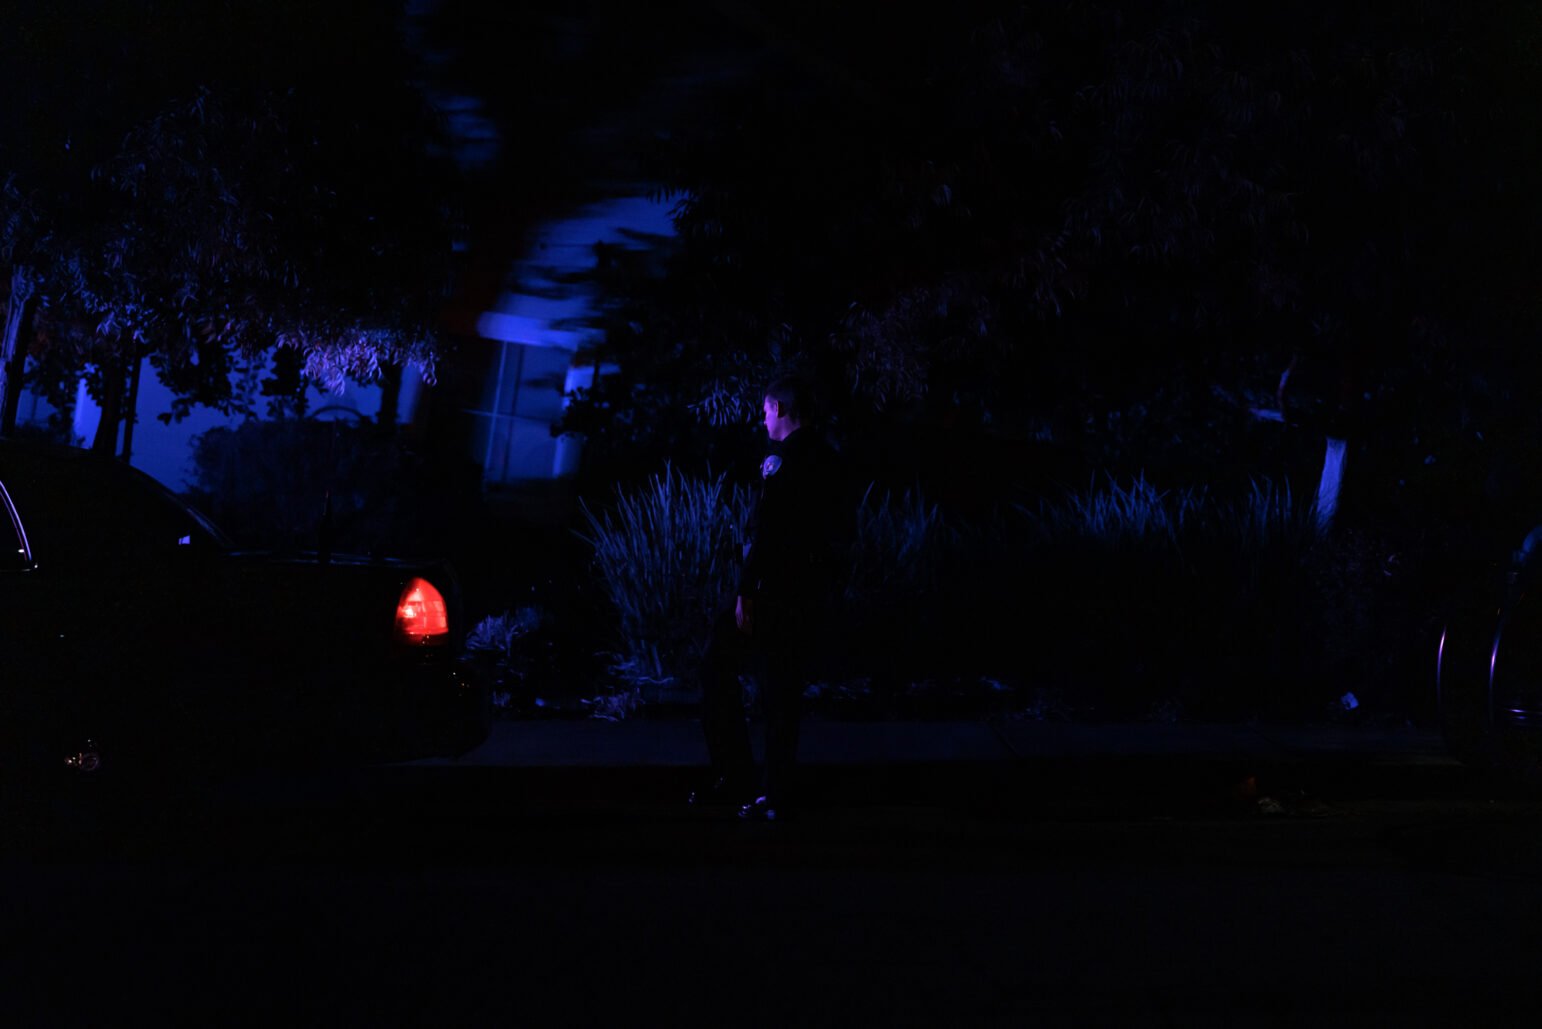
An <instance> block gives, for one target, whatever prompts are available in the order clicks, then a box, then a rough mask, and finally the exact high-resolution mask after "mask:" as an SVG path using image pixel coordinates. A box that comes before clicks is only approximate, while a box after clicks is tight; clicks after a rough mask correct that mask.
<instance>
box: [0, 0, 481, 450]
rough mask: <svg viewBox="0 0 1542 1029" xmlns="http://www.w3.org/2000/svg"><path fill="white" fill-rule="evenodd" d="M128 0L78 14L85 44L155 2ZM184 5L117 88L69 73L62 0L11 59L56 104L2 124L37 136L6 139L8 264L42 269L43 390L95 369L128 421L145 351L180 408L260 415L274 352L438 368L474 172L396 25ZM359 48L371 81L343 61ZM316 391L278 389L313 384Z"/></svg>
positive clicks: (302, 360) (341, 370)
mask: <svg viewBox="0 0 1542 1029" xmlns="http://www.w3.org/2000/svg"><path fill="white" fill-rule="evenodd" d="M107 6H108V8H109V11H108V12H107V13H108V15H109V16H107V17H104V18H103V19H101V21H100V22H96V21H93V20H91V19H87V20H86V21H85V22H78V21H72V22H71V27H70V28H69V29H68V33H69V34H70V36H71V46H70V47H69V48H68V49H69V50H70V52H73V53H79V52H82V51H90V50H92V49H93V48H95V47H97V46H98V45H99V44H102V45H105V44H103V40H102V39H98V38H97V37H96V35H94V33H102V34H103V35H104V36H105V35H107V34H109V33H112V32H115V31H116V32H121V31H123V30H124V26H123V25H121V24H119V21H120V19H119V18H118V17H116V16H117V15H123V14H124V13H125V9H126V7H129V6H133V5H117V6H114V5H107ZM175 6H187V8H188V9H186V10H183V11H180V14H181V15H185V18H184V19H183V20H181V21H178V19H177V17H176V16H175V15H174V14H173V13H172V12H158V13H157V15H156V24H157V25H158V26H161V28H160V29H159V30H153V29H150V28H149V27H146V26H138V27H136V28H135V29H133V30H132V31H133V38H135V39H137V40H139V41H140V43H141V46H140V47H139V48H138V49H135V50H133V51H132V52H129V51H127V50H123V51H118V52H110V53H109V54H108V55H106V57H105V58H104V60H105V62H106V69H105V70H108V71H110V72H111V73H112V75H111V76H110V80H111V88H110V89H106V90H104V92H103V93H102V95H101V96H100V97H92V96H90V95H89V93H88V92H86V91H85V86H83V85H81V84H77V83H70V84H69V85H68V86H66V85H64V84H63V83H60V82H59V81H58V80H57V76H58V75H59V72H58V70H57V69H56V68H54V65H55V64H57V63H58V62H57V53H50V52H48V50H47V40H49V39H50V38H52V36H53V34H55V33H60V32H64V31H65V28H64V27H63V26H62V25H61V24H60V22H59V16H58V15H56V14H55V12H52V11H50V10H48V9H47V8H46V5H45V6H40V7H38V8H36V9H29V10H27V11H26V12H25V15H24V17H23V19H22V21H21V22H20V23H19V26H18V27H19V29H20V31H18V32H16V33H11V34H8V35H9V36H10V37H11V38H10V39H9V41H8V46H7V47H6V48H5V51H4V53H3V54H0V63H3V64H4V66H5V74H7V75H8V76H10V77H12V78H15V79H18V80H19V79H25V78H27V77H29V76H30V77H31V81H29V82H27V83H26V85H25V86H24V87H20V88H23V89H25V90H27V91H30V92H32V93H35V95H36V99H37V100H38V101H39V107H38V109H36V110H33V111H29V112H26V113H25V114H22V113H19V112H15V111H12V112H10V117H11V118H13V119H20V120H23V121H26V122H27V123H28V125H29V127H30V128H31V129H32V130H34V131H33V132H32V134H31V135H27V136H25V137H23V136H21V135H10V133H6V134H5V136H4V137H0V138H10V139H19V138H27V139H28V142H29V145H28V146H27V147H25V148H22V147H18V146H14V145H12V146H4V145H3V144H0V160H3V161H4V165H3V168H4V171H5V174H6V176H7V178H8V181H9V183H10V185H9V187H8V188H7V190H6V193H5V207H4V209H3V210H0V215H3V216H4V217H3V219H0V224H4V225H5V226H6V229H5V232H6V236H5V239H4V241H3V246H0V255H3V257H4V259H5V260H6V261H7V262H9V263H10V264H11V265H14V266H17V267H25V268H27V269H29V270H30V272H31V273H32V274H34V275H35V277H36V281H37V290H38V294H39V296H40V298H41V300H42V301H43V305H42V309H41V310H40V312H39V315H38V320H37V331H36V332H35V334H34V335H33V338H32V339H31V340H30V341H29V345H30V348H31V350H32V356H33V357H34V359H35V367H36V373H35V375H36V377H38V378H40V379H41V382H40V384H39V385H40V387H41V388H42V389H43V390H45V391H48V392H60V391H63V390H65V389H67V386H66V385H64V384H65V383H68V382H71V381H73V380H74V379H76V378H78V377H80V376H81V375H85V377H86V381H87V385H88V387H89V388H90V390H91V392H92V395H93V396H94V397H95V398H96V399H97V401H98V402H99V403H101V404H103V406H104V408H106V409H107V411H108V412H109V415H110V417H109V418H107V419H105V424H106V425H107V426H108V427H109V428H112V427H115V425H116V414H117V411H118V410H119V409H120V407H121V406H122V404H123V402H124V399H125V398H124V396H123V393H124V389H125V381H124V380H125V376H126V375H127V374H128V371H129V369H131V368H134V367H137V365H138V362H139V360H140V359H141V358H143V357H146V356H148V357H149V358H150V359H151V363H152V365H153V366H154V368H155V370H156V372H157V374H158V375H159V377H160V378H161V379H162V380H163V381H164V382H165V383H166V385H168V386H169V387H170V388H171V389H172V390H173V392H174V393H176V394H177V396H178V400H177V403H176V406H175V407H174V409H173V410H172V411H171V412H168V413H167V417H168V418H171V417H181V416H183V415H185V414H186V413H187V411H188V410H189V409H190V407H191V406H192V405H193V404H205V405H209V406H212V407H215V408H218V409H220V410H222V411H226V412H236V413H240V412H246V413H250V412H251V409H252V403H253V399H254V396H255V395H256V392H257V388H258V382H259V379H260V378H261V375H262V373H263V370H264V369H265V367H266V366H267V363H268V359H269V355H270V354H271V353H272V351H274V349H275V348H287V349H291V350H293V351H294V352H295V353H296V354H297V355H298V357H299V366H300V368H301V370H302V371H303V373H304V378H305V379H308V380H309V381H312V382H318V383H321V384H324V385H327V386H333V387H335V386H337V385H339V384H340V383H341V382H342V380H343V379H344V378H345V377H356V378H375V377H377V376H378V375H379V374H380V372H381V370H382V368H383V367H384V366H388V365H389V366H402V365H405V364H408V363H412V364H415V365H417V366H419V367H421V368H422V369H424V374H425V375H426V376H427V377H429V378H432V376H433V368H434V362H435V360H436V358H437V355H438V344H437V342H436V340H435V339H434V337H433V335H432V332H431V326H432V322H433V318H434V316H435V314H436V312H437V306H438V303H439V301H440V298H441V296H442V293H443V289H444V286H445V283H446V281H447V276H448V273H449V255H450V249H451V248H450V239H451V232H452V229H453V221H452V209H451V205H450V196H451V192H450V189H451V177H450V175H449V168H448V164H447V162H446V161H445V160H443V158H442V156H436V154H435V152H434V146H435V140H436V137H437V127H436V123H435V120H434V118H433V116H432V115H431V114H430V112H429V109H428V107H427V104H426V102H425V101H424V100H423V98H422V97H421V96H419V95H417V93H416V91H415V89H414V87H412V86H411V85H409V83H408V67H407V65H406V64H405V55H404V52H403V51H402V50H401V44H400V42H399V41H398V40H396V39H394V38H393V35H392V33H393V30H392V29H391V27H390V24H389V20H383V19H381V18H380V17H379V16H378V15H377V16H375V17H373V18H371V17H360V18H358V19H357V20H347V19H344V20H341V21H333V20H331V19H330V18H328V17H324V16H320V15H319V14H318V13H317V12H314V11H310V10H308V9H307V10H306V11H302V10H301V7H302V6H303V5H294V4H278V5H269V6H268V7H266V8H265V9H264V10H263V11H262V13H261V15H260V16H258V15H257V14H256V13H255V12H254V11H253V12H249V11H246V10H244V9H243V8H242V7H241V5H234V6H232V5H212V6H209V5H175ZM354 13H355V14H358V13H360V12H354ZM302 26H303V28H304V29H305V31H303V32H299V33H297V35H296V37H295V38H296V39H301V40H304V41H305V42H304V45H303V46H300V47H298V48H296V47H295V46H293V45H286V46H284V47H279V48H276V49H277V50H278V51H279V52H282V53H291V52H292V51H294V50H296V49H298V50H299V51H300V53H299V54H297V55H295V56H297V57H298V58H299V59H297V60H294V61H292V62H291V60H290V59H288V58H284V59H274V57H273V56H272V53H271V52H262V51H261V47H262V44H263V41H265V40H270V39H274V40H276V39H278V38H282V37H283V35H284V33H286V32H287V31H289V30H291V29H298V28H300V27H302ZM76 33H80V34H82V38H79V39H76V38H74V37H75V34H76ZM345 41H346V43H345ZM215 43H222V44H225V45H227V46H228V49H227V50H226V51H225V52H224V53H223V54H222V57H223V60H222V61H218V62H216V61H213V60H211V59H210V58H209V53H210V48H211V45H213V44H215ZM286 43H287V44H293V43H294V40H292V39H291V40H286ZM106 48H107V49H108V50H109V51H111V47H106ZM337 52H351V53H354V54H355V55H356V57H357V59H359V60H368V61H370V62H371V63H372V65H373V67H372V70H371V73H370V74H368V75H367V76H358V75H352V74H349V73H348V72H347V70H346V69H344V68H343V67H340V66H338V65H337V63H336V61H335V56H334V57H333V59H332V60H325V59H323V58H324V57H327V56H331V55H335V53H337ZM308 58H316V59H317V60H316V61H315V63H310V61H309V60H308ZM69 63H70V64H71V66H73V65H74V64H75V62H74V61H71V62H69ZM103 70H104V69H102V68H93V69H91V72H90V74H88V76H87V80H88V83H89V82H91V81H94V77H95V75H97V74H100V73H101V72H102V71H103ZM93 104H94V105H95V106H92V105H93ZM8 127H9V126H8ZM273 385H274V384H273V383H269V389H268V393H269V394H270V395H271V394H273V393H274V389H273ZM303 385H304V383H303V382H301V381H300V379H299V378H291V379H289V380H287V381H283V382H282V383H279V384H278V388H279V390H281V391H282V392H284V393H285V394H288V395H293V396H297V395H299V393H300V391H301V390H302V389H303Z"/></svg>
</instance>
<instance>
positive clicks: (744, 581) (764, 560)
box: [739, 428, 854, 613]
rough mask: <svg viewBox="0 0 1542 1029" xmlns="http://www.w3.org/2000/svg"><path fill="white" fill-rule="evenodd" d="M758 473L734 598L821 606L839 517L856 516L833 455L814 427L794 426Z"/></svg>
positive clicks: (840, 528)
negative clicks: (755, 498) (758, 484)
mask: <svg viewBox="0 0 1542 1029" xmlns="http://www.w3.org/2000/svg"><path fill="white" fill-rule="evenodd" d="M760 473H761V490H760V498H759V500H758V501H757V502H756V504H755V510H754V512H753V514H752V515H751V518H750V525H749V535H748V538H749V545H748V547H747V548H746V553H745V558H744V568H743V571H742V573H741V574H740V576H739V595H740V596H742V597H746V598H752V599H756V600H762V601H768V602H770V603H772V604H773V605H775V606H778V607H781V606H783V605H784V604H786V605H788V606H790V607H795V608H806V607H807V606H809V605H814V604H819V603H823V602H824V601H825V600H826V599H828V597H829V593H830V589H831V584H832V582H833V578H834V563H835V561H836V559H837V556H838V550H839V547H840V545H841V542H842V540H843V533H844V531H845V529H846V526H845V521H846V520H851V519H853V518H854V512H853V511H852V510H851V509H850V507H851V505H850V504H849V503H848V500H847V497H846V491H845V490H843V489H842V486H841V475H840V471H839V465H838V462H837V456H836V453H835V451H834V450H833V449H832V448H831V447H830V446H829V444H827V443H826V442H825V441H824V440H823V439H821V438H820V436H819V434H818V433H817V432H816V431H814V430H811V429H806V428H800V429H797V430H795V431H794V432H793V433H792V434H791V435H789V436H788V437H787V438H786V439H784V440H782V441H781V442H780V443H777V442H775V441H773V442H772V444H771V453H770V454H769V455H768V456H767V457H766V459H765V460H764V461H763V462H762V463H761V466H760ZM808 613H811V612H808Z"/></svg>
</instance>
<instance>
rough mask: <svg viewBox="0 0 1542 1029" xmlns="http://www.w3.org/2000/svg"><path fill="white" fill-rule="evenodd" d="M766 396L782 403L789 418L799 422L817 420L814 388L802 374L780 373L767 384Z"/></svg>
mask: <svg viewBox="0 0 1542 1029" xmlns="http://www.w3.org/2000/svg"><path fill="white" fill-rule="evenodd" d="M765 398H766V399H767V400H775V401H776V402H777V403H779V404H781V405H782V407H783V408H785V409H786V412H787V416H788V417H789V418H792V419H794V420H796V421H799V422H811V421H814V420H815V406H814V390H813V387H812V386H810V385H809V382H808V380H807V379H804V378H802V377H801V376H797V375H778V376H777V377H776V378H774V379H772V380H771V381H770V383H768V384H767V385H766V391H765Z"/></svg>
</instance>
